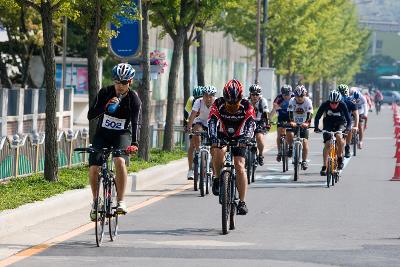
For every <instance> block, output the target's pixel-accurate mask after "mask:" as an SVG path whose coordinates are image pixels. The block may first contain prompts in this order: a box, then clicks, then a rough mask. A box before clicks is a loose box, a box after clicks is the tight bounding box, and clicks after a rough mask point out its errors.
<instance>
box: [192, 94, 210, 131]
mask: <svg viewBox="0 0 400 267" xmlns="http://www.w3.org/2000/svg"><path fill="white" fill-rule="evenodd" d="M211 107H212V105H210V107H207V106H206V104H205V102H204V100H203V98H199V99H197V100H196V101H194V104H193V108H192V112H197V117H196V118H195V119H194V121H193V123H201V124H202V125H203V126H204V127H207V120H208V115H209V114H210V109H211Z"/></svg>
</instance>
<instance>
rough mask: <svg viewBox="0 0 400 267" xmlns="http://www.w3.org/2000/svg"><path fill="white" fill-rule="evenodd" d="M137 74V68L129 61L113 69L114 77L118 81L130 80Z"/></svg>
mask: <svg viewBox="0 0 400 267" xmlns="http://www.w3.org/2000/svg"><path fill="white" fill-rule="evenodd" d="M134 76H135V69H134V68H133V67H132V66H131V65H130V64H128V63H120V64H118V65H116V66H115V67H114V68H113V69H112V77H113V79H114V80H117V81H129V80H132V79H133V77H134Z"/></svg>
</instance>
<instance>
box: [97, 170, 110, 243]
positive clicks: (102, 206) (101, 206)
mask: <svg viewBox="0 0 400 267" xmlns="http://www.w3.org/2000/svg"><path fill="white" fill-rule="evenodd" d="M106 193H107V191H106V188H105V184H104V182H103V178H102V177H101V176H100V177H99V178H98V179H97V192H96V199H97V205H96V227H95V232H96V244H97V246H98V247H100V246H101V243H102V242H103V237H104V224H105V221H106V208H107V207H106Z"/></svg>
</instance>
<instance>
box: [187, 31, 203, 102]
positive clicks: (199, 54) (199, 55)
mask: <svg viewBox="0 0 400 267" xmlns="http://www.w3.org/2000/svg"><path fill="white" fill-rule="evenodd" d="M203 35H204V34H203V30H200V31H198V32H197V37H196V38H197V42H198V43H199V46H198V47H197V85H201V86H204V85H205V81H204V56H205V55H204V36H203ZM185 103H186V102H185Z"/></svg>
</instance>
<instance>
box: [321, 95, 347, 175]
mask: <svg viewBox="0 0 400 267" xmlns="http://www.w3.org/2000/svg"><path fill="white" fill-rule="evenodd" d="M341 99H342V95H341V94H340V92H339V91H336V90H333V91H331V92H330V93H329V100H328V101H325V102H323V103H322V104H321V106H320V107H319V108H318V111H317V114H316V115H315V118H314V126H315V129H314V131H315V132H321V130H320V129H319V128H318V126H319V120H320V118H321V117H322V115H325V116H324V120H323V123H324V128H323V129H324V130H326V131H330V132H336V131H342V130H343V129H346V132H349V131H350V129H351V119H350V115H349V111H348V110H347V107H346V104H344V103H343V102H341ZM330 138H331V136H330V134H328V133H324V135H323V139H324V144H325V145H324V150H323V163H322V164H323V165H322V168H321V171H320V174H321V176H325V175H326V165H327V160H328V149H329V143H328V142H327V141H329V140H330ZM336 142H337V155H338V165H339V166H338V168H339V169H340V170H341V169H343V166H344V165H343V157H342V153H343V145H344V141H343V139H342V136H341V135H340V134H336Z"/></svg>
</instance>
